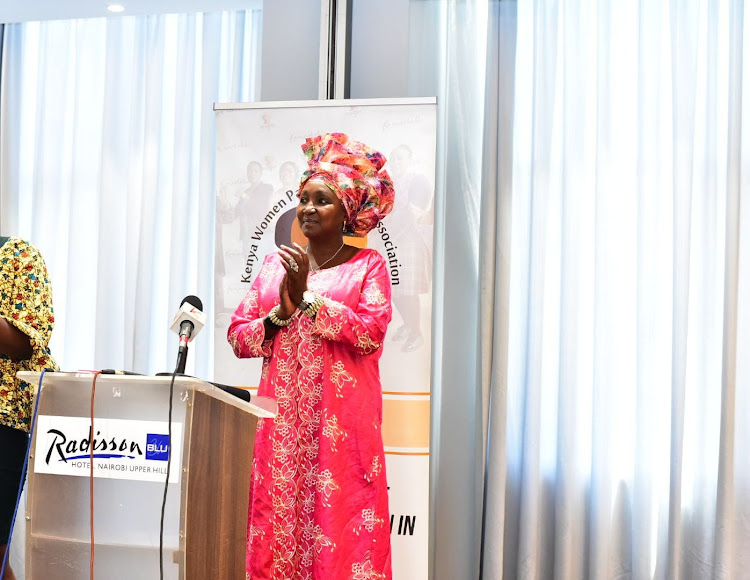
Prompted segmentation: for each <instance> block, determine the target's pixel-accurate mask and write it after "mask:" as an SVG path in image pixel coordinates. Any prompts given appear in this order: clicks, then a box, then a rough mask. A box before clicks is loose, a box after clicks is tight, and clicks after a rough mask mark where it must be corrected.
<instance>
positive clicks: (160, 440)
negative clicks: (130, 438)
mask: <svg viewBox="0 0 750 580" xmlns="http://www.w3.org/2000/svg"><path fill="white" fill-rule="evenodd" d="M146 459H152V460H154V461H167V460H168V459H169V435H162V434H160V433H148V434H146Z"/></svg>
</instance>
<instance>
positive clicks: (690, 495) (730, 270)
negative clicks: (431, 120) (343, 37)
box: [435, 0, 750, 580]
mask: <svg viewBox="0 0 750 580" xmlns="http://www.w3.org/2000/svg"><path fill="white" fill-rule="evenodd" d="M488 16H489V17H488V21H489V27H488V31H489V37H488V42H487V47H488V51H487V60H486V62H487V65H488V67H487V71H488V73H487V79H486V86H487V92H486V97H487V98H486V102H485V109H484V110H485V120H486V126H485V138H484V149H485V156H484V165H483V168H482V173H483V184H484V189H483V191H482V194H481V195H482V235H483V237H482V240H481V243H480V248H481V251H480V261H479V263H480V265H481V266H482V267H481V269H480V275H479V288H480V291H479V294H480V314H479V318H480V320H481V321H482V323H481V336H480V347H481V350H480V352H481V354H482V356H481V360H480V369H481V373H480V374H481V379H482V380H481V381H480V384H479V385H478V387H477V390H478V391H480V390H482V389H483V388H484V392H485V393H487V397H486V398H485V399H484V405H483V413H484V415H483V417H485V418H488V421H489V428H488V437H487V440H486V442H487V446H488V447H487V449H488V452H487V462H486V487H485V496H486V501H485V504H484V520H483V526H484V535H483V542H482V546H483V558H482V567H483V570H482V577H484V578H514V579H515V578H543V579H547V578H557V579H571V580H573V579H580V578H592V579H600V578H619V577H632V578H748V577H750V562H748V560H749V559H750V556H748V554H750V531H749V530H748V526H747V520H748V517H750V459H749V457H750V456H748V454H747V451H746V450H745V446H746V442H747V441H748V435H750V426H749V425H748V421H747V417H749V416H750V413H749V412H750V373H749V371H750V363H748V361H749V360H750V356H749V355H750V346H748V345H750V316H749V314H750V313H749V312H748V307H750V298H749V297H750V287H749V285H750V215H748V209H747V207H746V205H747V204H742V201H743V200H747V198H748V193H749V192H750V180H748V175H749V173H748V169H747V168H748V167H750V164H749V163H748V162H750V153H749V150H750V148H749V147H747V145H746V144H747V143H748V138H749V137H750V133H749V132H748V131H750V101H748V99H749V98H750V89H749V88H748V82H750V47H749V46H750V42H748V41H747V40H746V37H745V35H744V31H745V30H750V28H748V21H747V18H748V16H747V15H746V14H745V12H744V9H743V3H742V2H741V1H737V0H723V1H721V0H720V1H717V2H707V1H695V2H669V3H668V2H651V1H648V0H642V1H640V2H635V3H633V2H630V3H628V2H610V1H599V2H596V1H592V0H589V1H584V0H580V1H566V2H552V1H549V0H533V1H531V0H530V1H523V2H518V3H516V2H503V1H499V2H496V1H492V2H490V3H489V7H488ZM743 144H745V146H744V147H743ZM435 577H436V578H443V577H445V578H447V576H443V575H441V573H440V571H439V570H437V571H436V574H435Z"/></svg>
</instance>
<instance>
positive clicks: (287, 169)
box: [279, 163, 297, 185]
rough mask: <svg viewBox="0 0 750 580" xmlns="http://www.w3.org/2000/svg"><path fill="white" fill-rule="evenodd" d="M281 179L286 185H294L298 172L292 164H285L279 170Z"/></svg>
mask: <svg viewBox="0 0 750 580" xmlns="http://www.w3.org/2000/svg"><path fill="white" fill-rule="evenodd" d="M279 179H280V180H281V183H282V184H284V185H289V184H291V183H294V181H295V180H296V179H297V170H296V169H295V167H294V165H292V164H291V163H284V165H282V166H281V168H280V169H279Z"/></svg>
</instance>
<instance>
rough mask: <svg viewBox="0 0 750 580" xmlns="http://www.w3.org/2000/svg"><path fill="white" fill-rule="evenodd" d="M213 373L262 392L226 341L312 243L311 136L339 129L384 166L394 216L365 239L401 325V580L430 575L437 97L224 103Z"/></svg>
mask: <svg viewBox="0 0 750 580" xmlns="http://www.w3.org/2000/svg"><path fill="white" fill-rule="evenodd" d="M214 109H215V110H216V127H217V135H216V141H217V155H216V175H217V200H216V266H215V285H214V288H215V292H214V305H215V307H214V308H215V311H214V324H215V325H216V333H215V337H216V338H215V344H214V369H215V370H214V375H215V379H216V380H217V381H219V382H221V383H225V384H231V385H240V386H246V387H249V388H250V389H251V390H254V389H255V388H257V384H258V381H259V380H260V374H261V360H260V359H242V360H240V359H237V358H236V357H235V356H234V353H233V352H232V349H231V348H230V346H229V344H228V343H227V340H226V331H227V327H228V325H229V321H230V317H231V315H232V313H233V312H234V309H235V308H236V307H237V306H238V305H239V303H240V302H241V300H242V299H243V297H244V296H245V293H246V292H247V291H248V289H249V288H250V284H251V282H252V281H253V280H254V278H255V276H257V274H258V271H259V270H260V267H261V264H262V263H263V259H264V257H265V255H266V254H268V253H269V252H275V251H277V249H278V246H279V245H281V244H284V245H291V242H292V241H296V242H298V243H300V244H301V245H303V246H304V245H305V243H306V242H305V238H304V236H303V235H302V233H301V231H300V230H299V226H298V224H297V221H296V206H297V197H296V194H297V189H298V187H299V180H300V176H301V174H302V172H303V171H304V170H305V168H306V166H307V164H306V158H305V156H304V155H303V153H302V149H301V145H302V143H304V141H305V139H306V138H307V137H312V136H315V135H319V134H322V133H333V132H340V133H346V134H348V135H349V136H350V137H352V138H354V139H356V140H358V141H362V142H364V143H366V144H367V145H369V146H371V147H373V148H374V149H377V150H378V151H380V152H382V153H383V154H384V155H385V156H386V158H387V159H388V163H387V165H386V169H387V170H388V172H389V173H390V175H391V177H392V179H393V183H394V187H395V191H396V199H395V204H394V209H393V211H392V212H391V214H390V215H388V216H387V217H386V218H385V219H384V220H383V221H382V222H381V223H380V225H379V226H378V227H377V228H376V229H374V230H372V231H371V232H370V233H369V234H368V235H367V237H366V238H347V243H351V244H352V245H357V246H359V247H364V246H366V247H369V248H374V249H376V250H378V251H379V252H380V253H381V254H382V255H383V257H384V258H385V260H386V262H387V264H388V269H389V271H390V276H391V288H392V296H393V320H392V322H391V325H390V327H389V329H388V333H387V335H386V341H385V345H384V348H383V355H382V358H381V359H380V377H381V384H382V389H383V440H384V443H385V453H386V473H387V477H388V485H389V501H390V509H391V543H392V553H393V577H394V578H395V579H396V580H426V579H427V550H428V510H429V501H428V497H429V455H430V445H429V435H430V357H431V340H430V336H431V316H432V247H433V237H432V235H433V215H434V212H433V208H434V197H435V195H434V194H435V179H434V177H435V144H436V101H435V99H434V98H426V99H424V98H421V99H397V100H393V99H389V100H382V99H376V100H375V99H372V100H371V99H368V100H345V101H307V102H279V103H230V104H217V105H215V106H214Z"/></svg>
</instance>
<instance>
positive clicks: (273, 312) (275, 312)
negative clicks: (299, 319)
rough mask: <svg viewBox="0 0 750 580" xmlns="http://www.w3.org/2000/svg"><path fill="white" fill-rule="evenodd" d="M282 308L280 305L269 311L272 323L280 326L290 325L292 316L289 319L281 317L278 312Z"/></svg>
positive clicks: (269, 318)
mask: <svg viewBox="0 0 750 580" xmlns="http://www.w3.org/2000/svg"><path fill="white" fill-rule="evenodd" d="M280 308H281V306H278V305H277V306H274V307H273V308H271V312H269V313H268V320H270V321H271V324H273V325H274V326H280V327H282V328H283V327H284V326H289V323H290V322H291V321H292V317H291V316H290V317H289V318H287V319H282V318H279V316H278V314H279V309H280Z"/></svg>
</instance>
